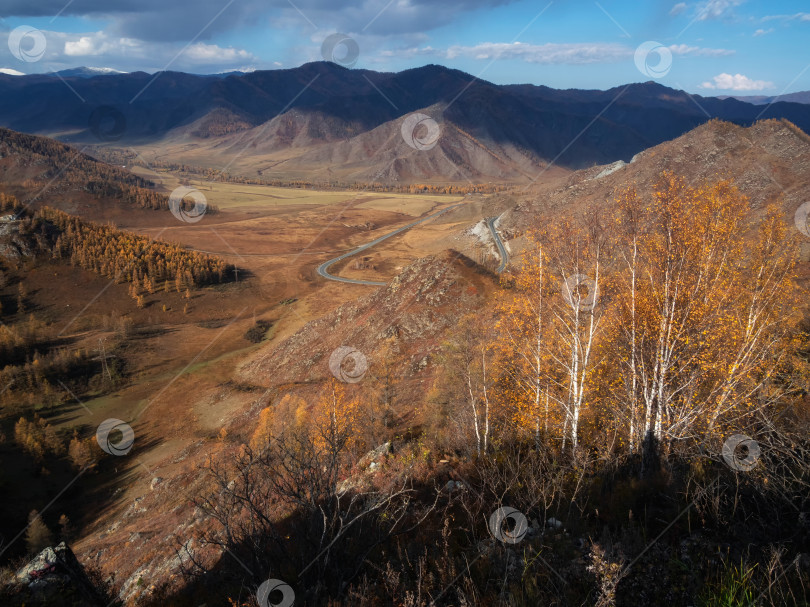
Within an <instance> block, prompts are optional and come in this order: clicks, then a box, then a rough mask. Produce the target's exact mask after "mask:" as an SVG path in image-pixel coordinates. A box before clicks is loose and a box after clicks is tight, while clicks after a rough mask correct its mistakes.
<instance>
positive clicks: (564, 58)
mask: <svg viewBox="0 0 810 607" xmlns="http://www.w3.org/2000/svg"><path fill="white" fill-rule="evenodd" d="M669 50H670V51H672V54H673V55H682V56H690V55H691V56H704V57H719V56H727V55H733V54H734V51H732V50H727V49H721V48H717V49H714V48H701V47H697V46H688V45H686V44H673V45H672V46H670V47H669ZM634 53H635V49H634V48H631V47H628V46H625V45H623V44H614V43H604V42H593V43H588V42H583V43H576V44H557V43H551V42H549V43H547V44H528V43H525V42H513V43H506V42H482V43H480V44H476V45H474V46H461V45H455V46H451V47H449V48H447V49H438V48H433V47H431V46H426V47H422V48H408V49H400V50H395V51H383V52H382V53H381V55H383V56H385V57H398V58H414V57H420V56H422V57H423V56H433V57H442V58H444V59H457V58H459V57H465V58H469V59H478V60H492V59H516V60H519V61H525V62H526V63H538V64H545V65H551V64H554V65H557V64H569V65H583V64H588V63H615V62H618V61H625V60H627V59H630V58H631V57H633V54H634Z"/></svg>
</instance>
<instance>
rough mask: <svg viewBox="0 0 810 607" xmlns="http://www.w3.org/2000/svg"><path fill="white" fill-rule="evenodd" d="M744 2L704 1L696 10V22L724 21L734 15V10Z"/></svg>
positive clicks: (743, 0) (725, 0) (728, 0)
mask: <svg viewBox="0 0 810 607" xmlns="http://www.w3.org/2000/svg"><path fill="white" fill-rule="evenodd" d="M743 2H745V0H706V2H703V3H702V4H701V5H699V6H698V9H697V17H696V19H697V20H698V21H708V20H710V19H724V18H727V17H731V16H733V14H734V8H735V7H737V6H739V5H740V4H742V3H743Z"/></svg>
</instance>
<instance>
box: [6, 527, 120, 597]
mask: <svg viewBox="0 0 810 607" xmlns="http://www.w3.org/2000/svg"><path fill="white" fill-rule="evenodd" d="M14 581H15V583H16V584H15V585H14V587H13V588H12V592H13V594H14V596H15V598H16V599H18V600H19V601H20V602H21V604H25V603H26V602H28V601H30V602H31V603H34V604H40V603H44V604H48V605H57V604H63V603H60V601H61V600H63V599H64V598H65V597H67V596H77V595H79V596H81V597H83V598H84V599H85V600H86V604H88V605H95V604H104V603H105V598H104V597H103V596H102V593H101V592H99V591H98V590H97V589H96V588H95V587H94V586H93V584H92V583H91V582H90V579H89V578H88V577H87V573H86V572H85V570H84V567H82V565H81V563H79V561H78V559H77V558H76V555H75V554H73V551H72V550H71V549H70V548H69V547H68V546H67V545H66V544H65V542H62V543H61V544H59V545H58V546H55V547H51V546H49V547H47V548H45V549H44V550H42V552H40V553H39V554H37V555H36V556H35V557H34V558H33V559H32V560H31V561H29V562H28V564H26V565H25V566H23V567H21V568H20V569H19V570H18V571H17V573H16V574H15V576H14Z"/></svg>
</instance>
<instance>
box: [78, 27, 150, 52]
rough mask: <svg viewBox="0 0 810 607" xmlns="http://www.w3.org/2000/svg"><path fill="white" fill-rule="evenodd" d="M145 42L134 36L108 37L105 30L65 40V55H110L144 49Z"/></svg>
mask: <svg viewBox="0 0 810 607" xmlns="http://www.w3.org/2000/svg"><path fill="white" fill-rule="evenodd" d="M142 48H143V43H142V42H141V41H139V40H135V39H133V38H108V37H107V36H106V35H105V34H104V32H96V33H95V34H90V35H88V36H81V37H79V39H78V40H66V41H65V55H67V56H68V57H86V56H94V57H95V56H98V55H109V54H114V53H124V52H126V51H129V52H132V51H136V50H142Z"/></svg>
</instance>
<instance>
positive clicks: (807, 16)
mask: <svg viewBox="0 0 810 607" xmlns="http://www.w3.org/2000/svg"><path fill="white" fill-rule="evenodd" d="M760 21H810V13H795V14H793V15H766V16H765V17H762V19H760Z"/></svg>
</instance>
